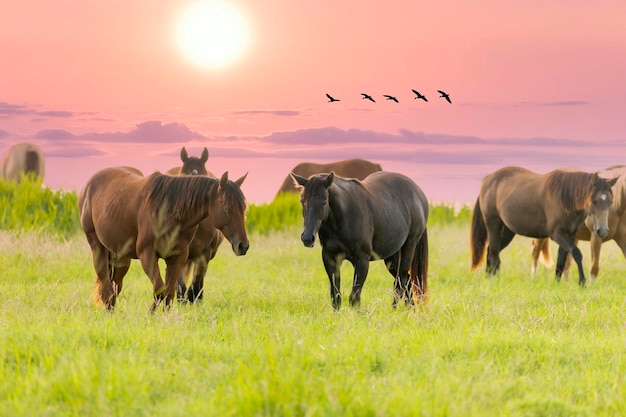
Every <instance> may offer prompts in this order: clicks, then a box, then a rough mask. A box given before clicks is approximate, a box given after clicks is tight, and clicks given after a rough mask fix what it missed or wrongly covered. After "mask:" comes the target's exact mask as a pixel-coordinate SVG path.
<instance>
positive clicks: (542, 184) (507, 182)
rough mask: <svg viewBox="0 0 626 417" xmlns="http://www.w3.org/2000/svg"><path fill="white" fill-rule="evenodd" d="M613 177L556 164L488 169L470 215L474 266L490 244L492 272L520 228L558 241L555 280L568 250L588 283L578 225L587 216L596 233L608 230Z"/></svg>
mask: <svg viewBox="0 0 626 417" xmlns="http://www.w3.org/2000/svg"><path fill="white" fill-rule="evenodd" d="M615 181H616V179H611V180H606V179H603V178H600V177H599V176H598V174H597V173H587V172H571V171H562V170H554V171H551V172H548V173H547V174H537V173H534V172H531V171H529V170H527V169H525V168H520V167H514V166H509V167H505V168H501V169H499V170H497V171H495V172H493V173H491V174H489V175H487V176H486V177H485V178H484V179H483V182H482V185H481V188H480V194H479V196H478V198H477V200H476V204H475V207H474V212H473V215H472V225H471V233H470V242H471V252H472V270H475V269H476V268H478V267H479V266H480V264H481V263H482V261H483V259H484V257H485V249H486V248H487V245H488V250H487V274H490V275H493V274H496V273H497V272H498V271H499V269H500V256H499V255H500V251H502V250H503V249H504V248H506V246H507V245H508V244H509V243H510V242H511V240H513V237H514V236H515V235H516V234H519V235H522V236H528V237H532V238H546V237H550V238H551V239H552V240H554V241H555V242H557V243H558V244H559V245H560V249H559V256H558V258H557V265H556V279H557V281H560V279H561V275H562V273H563V268H564V264H565V258H566V256H567V254H568V253H569V254H570V255H571V256H572V258H573V259H574V260H575V261H576V264H577V265H578V283H579V284H580V285H581V286H584V285H585V274H584V272H583V268H582V253H581V252H580V249H578V247H577V246H576V242H575V235H576V231H577V230H578V228H579V227H580V226H581V225H582V224H583V222H585V218H586V217H588V221H589V222H590V223H589V224H590V225H591V229H592V230H593V233H594V234H596V235H598V236H599V237H600V238H602V237H604V236H606V235H607V234H608V233H609V226H608V221H607V219H608V215H609V208H610V207H611V204H612V202H613V192H612V191H611V186H612V185H613V184H614V183H615Z"/></svg>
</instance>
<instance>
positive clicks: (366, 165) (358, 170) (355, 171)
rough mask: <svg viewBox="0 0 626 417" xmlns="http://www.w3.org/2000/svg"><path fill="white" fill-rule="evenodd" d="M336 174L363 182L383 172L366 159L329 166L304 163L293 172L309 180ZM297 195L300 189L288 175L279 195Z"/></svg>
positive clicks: (344, 161) (335, 163)
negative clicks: (330, 173) (311, 177)
mask: <svg viewBox="0 0 626 417" xmlns="http://www.w3.org/2000/svg"><path fill="white" fill-rule="evenodd" d="M331 171H332V172H334V173H335V175H339V176H340V177H344V178H355V179H357V180H362V179H364V178H365V177H367V176H368V175H369V174H372V173H374V172H378V171H382V168H381V167H380V165H379V164H375V163H373V162H370V161H366V160H364V159H346V160H343V161H337V162H330V163H328V164H315V163H312V162H303V163H301V164H298V165H296V166H295V167H294V168H293V169H292V170H291V172H293V173H294V174H297V175H300V176H301V177H305V178H308V177H310V176H311V175H315V174H328V173H329V172H331ZM290 192H293V193H297V192H298V189H297V187H296V186H295V185H294V183H293V179H292V178H291V176H289V175H287V178H285V180H284V181H283V185H281V186H280V189H279V190H278V193H277V194H276V195H278V194H281V193H290Z"/></svg>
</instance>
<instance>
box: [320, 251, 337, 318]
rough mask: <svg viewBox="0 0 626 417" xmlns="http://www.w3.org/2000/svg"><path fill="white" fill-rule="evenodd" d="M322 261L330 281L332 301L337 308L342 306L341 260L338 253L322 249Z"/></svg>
mask: <svg viewBox="0 0 626 417" xmlns="http://www.w3.org/2000/svg"><path fill="white" fill-rule="evenodd" d="M322 262H323V263H324V269H326V274H327V275H328V280H329V281H330V301H331V303H332V304H333V308H334V309H335V310H339V308H340V307H341V261H338V259H337V257H336V255H334V254H330V253H328V252H326V251H325V250H322Z"/></svg>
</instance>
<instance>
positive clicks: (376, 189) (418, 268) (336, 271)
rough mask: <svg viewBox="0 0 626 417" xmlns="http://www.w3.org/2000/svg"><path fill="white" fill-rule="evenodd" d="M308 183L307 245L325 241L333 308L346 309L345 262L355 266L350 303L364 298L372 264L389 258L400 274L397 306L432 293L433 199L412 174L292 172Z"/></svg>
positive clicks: (391, 268) (304, 236)
mask: <svg viewBox="0 0 626 417" xmlns="http://www.w3.org/2000/svg"><path fill="white" fill-rule="evenodd" d="M291 176H292V178H293V180H294V182H295V183H296V184H297V185H298V186H299V187H302V193H301V195H300V202H301V204H302V215H303V218H304V231H303V232H302V235H301V239H302V243H303V244H304V245H305V246H307V247H313V244H314V242H315V235H319V239H320V243H321V245H322V261H323V263H324V268H325V269H326V273H327V274H328V279H329V281H330V298H331V302H332V305H333V307H334V308H335V309H336V310H338V309H339V308H340V307H341V290H340V283H341V263H342V262H343V260H344V259H347V260H348V261H350V263H352V265H354V277H353V281H352V292H351V294H350V305H351V306H358V305H359V304H360V302H361V290H362V288H363V284H364V283H365V279H366V278H367V273H368V271H369V262H370V261H373V260H377V259H384V260H385V265H386V266H387V269H388V271H389V273H391V275H392V276H393V278H394V301H393V305H394V307H395V306H396V305H397V303H398V301H399V300H400V299H402V298H404V299H405V302H407V303H409V302H411V300H412V301H413V302H420V301H423V300H425V299H426V296H427V293H428V233H427V230H426V223H427V221H428V200H427V199H426V196H425V195H424V193H423V192H422V190H421V189H420V188H419V187H418V186H417V184H415V183H414V182H413V181H412V180H411V179H410V178H408V177H405V176H404V175H402V174H397V173H392V172H377V173H374V174H372V175H370V176H368V177H367V178H365V179H364V180H363V181H359V180H355V179H346V178H341V177H339V176H337V175H335V173H334V172H331V173H330V174H317V175H313V176H311V177H309V178H308V179H307V178H304V177H301V176H299V175H297V174H294V173H291Z"/></svg>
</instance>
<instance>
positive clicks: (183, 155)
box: [167, 147, 215, 178]
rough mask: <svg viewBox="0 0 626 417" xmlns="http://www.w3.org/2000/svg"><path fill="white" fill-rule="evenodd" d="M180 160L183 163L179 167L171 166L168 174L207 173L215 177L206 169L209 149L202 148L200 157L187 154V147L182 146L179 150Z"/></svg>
mask: <svg viewBox="0 0 626 417" xmlns="http://www.w3.org/2000/svg"><path fill="white" fill-rule="evenodd" d="M180 160H181V161H183V165H182V166H179V167H174V168H171V169H169V170H168V171H167V173H168V174H170V175H179V174H183V175H207V176H209V177H211V178H215V175H213V174H212V173H210V172H209V171H207V170H206V166H205V164H206V161H208V160H209V150H208V149H207V148H204V149H203V150H202V154H201V155H200V158H196V157H195V156H189V155H188V154H187V149H185V147H183V148H182V149H181V150H180Z"/></svg>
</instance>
